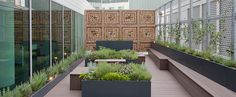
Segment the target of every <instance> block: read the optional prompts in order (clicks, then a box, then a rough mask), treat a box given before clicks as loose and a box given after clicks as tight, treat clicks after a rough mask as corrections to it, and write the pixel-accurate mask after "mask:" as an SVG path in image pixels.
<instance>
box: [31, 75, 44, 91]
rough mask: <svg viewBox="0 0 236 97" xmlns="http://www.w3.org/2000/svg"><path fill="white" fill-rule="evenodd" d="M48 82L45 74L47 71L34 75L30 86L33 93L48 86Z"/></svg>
mask: <svg viewBox="0 0 236 97" xmlns="http://www.w3.org/2000/svg"><path fill="white" fill-rule="evenodd" d="M46 82H47V74H46V73H45V71H41V72H38V73H35V74H34V75H33V78H32V81H31V83H30V85H31V88H32V90H33V91H37V90H39V89H40V88H41V87H43V86H44V85H45V84H46Z"/></svg>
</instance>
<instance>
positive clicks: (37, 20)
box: [0, 0, 84, 90]
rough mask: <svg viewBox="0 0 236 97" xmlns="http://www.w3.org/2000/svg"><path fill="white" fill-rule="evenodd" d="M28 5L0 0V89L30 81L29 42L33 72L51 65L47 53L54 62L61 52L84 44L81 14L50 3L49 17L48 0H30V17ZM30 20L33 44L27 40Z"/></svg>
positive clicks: (25, 1)
mask: <svg viewBox="0 0 236 97" xmlns="http://www.w3.org/2000/svg"><path fill="white" fill-rule="evenodd" d="M29 5H30V4H29V0H0V90H1V89H3V88H5V87H12V88H14V87H15V85H17V84H20V83H23V82H25V81H28V80H29V78H30V57H31V56H30V49H29V47H30V45H32V62H33V64H32V66H33V72H36V71H39V70H42V69H44V68H47V67H49V66H50V57H49V56H50V54H52V62H53V64H56V63H58V62H59V61H60V60H62V58H63V55H64V56H65V58H66V57H67V56H69V55H70V54H71V53H72V52H75V51H78V50H79V49H80V48H81V47H83V45H84V44H83V35H84V34H83V15H81V14H79V13H77V12H75V11H72V10H71V9H69V8H67V7H65V6H62V5H59V4H57V3H55V2H51V20H50V0H32V19H30V18H29V16H30V14H29V13H30V8H29ZM63 9H64V12H63ZM63 13H64V14H63ZM50 21H51V26H50ZM30 22H32V44H30V43H29V41H30V37H29V34H30ZM63 27H64V28H63ZM50 30H51V34H52V39H51V40H52V41H51V43H52V52H50ZM63 31H64V32H63ZM63 33H64V35H63ZM63 37H64V39H63ZM63 41H64V47H63ZM63 48H64V51H63ZM63 52H65V53H63Z"/></svg>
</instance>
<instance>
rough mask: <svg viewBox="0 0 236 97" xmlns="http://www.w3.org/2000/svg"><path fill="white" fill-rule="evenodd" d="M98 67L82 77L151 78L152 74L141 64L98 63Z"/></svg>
mask: <svg viewBox="0 0 236 97" xmlns="http://www.w3.org/2000/svg"><path fill="white" fill-rule="evenodd" d="M96 66H97V67H96V68H95V69H94V70H93V71H91V72H90V73H87V74H82V75H80V77H81V78H82V79H84V80H150V79H151V74H150V73H149V72H148V70H147V69H146V67H145V66H144V65H141V64H127V65H126V64H110V63H98V64H97V65H96Z"/></svg>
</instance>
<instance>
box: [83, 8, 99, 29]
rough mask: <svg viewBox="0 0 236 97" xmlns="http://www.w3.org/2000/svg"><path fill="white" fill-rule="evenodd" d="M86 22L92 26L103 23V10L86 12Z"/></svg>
mask: <svg viewBox="0 0 236 97" xmlns="http://www.w3.org/2000/svg"><path fill="white" fill-rule="evenodd" d="M86 24H87V25H91V26H100V25H102V12H101V11H88V12H87V13H86Z"/></svg>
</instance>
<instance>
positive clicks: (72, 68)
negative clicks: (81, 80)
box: [31, 59, 84, 97]
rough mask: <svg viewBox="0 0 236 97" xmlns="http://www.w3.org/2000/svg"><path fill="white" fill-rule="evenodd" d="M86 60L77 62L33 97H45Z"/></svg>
mask: <svg viewBox="0 0 236 97" xmlns="http://www.w3.org/2000/svg"><path fill="white" fill-rule="evenodd" d="M83 60H84V59H80V60H78V61H76V62H74V63H73V64H72V65H71V66H70V68H69V69H68V70H67V71H66V72H64V73H62V74H60V75H59V76H57V77H56V78H55V79H54V80H52V81H50V82H49V83H47V84H46V85H45V86H44V87H42V88H41V89H40V90H38V91H37V92H35V93H34V94H33V95H32V96H31V97H44V96H45V95H46V94H47V93H48V92H49V91H50V90H51V89H52V88H54V86H56V85H57V84H58V83H59V82H60V81H61V80H63V79H64V78H65V77H66V76H67V75H68V74H69V73H70V72H71V71H73V70H74V69H75V68H76V67H77V66H78V65H79V64H81V62H83Z"/></svg>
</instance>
